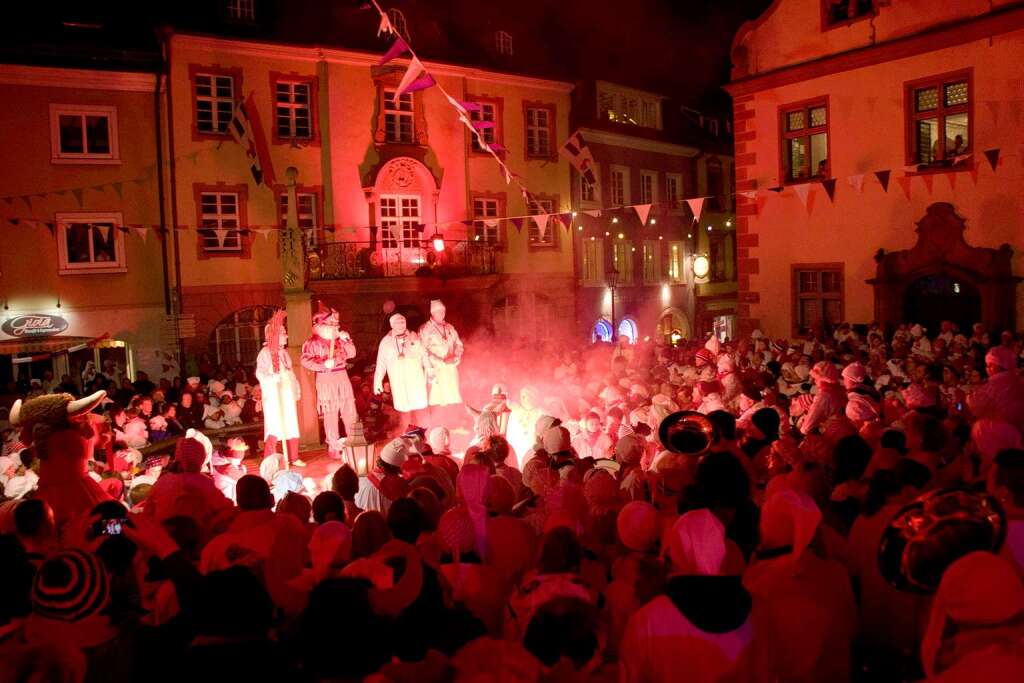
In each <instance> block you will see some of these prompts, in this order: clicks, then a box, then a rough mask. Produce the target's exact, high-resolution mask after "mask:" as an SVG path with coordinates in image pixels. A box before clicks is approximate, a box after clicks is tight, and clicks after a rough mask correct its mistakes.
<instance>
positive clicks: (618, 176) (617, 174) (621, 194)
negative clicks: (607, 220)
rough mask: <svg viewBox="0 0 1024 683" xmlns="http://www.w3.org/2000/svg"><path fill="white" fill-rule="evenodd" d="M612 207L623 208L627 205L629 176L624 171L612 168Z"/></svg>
mask: <svg viewBox="0 0 1024 683" xmlns="http://www.w3.org/2000/svg"><path fill="white" fill-rule="evenodd" d="M611 181H612V187H611V193H612V196H611V202H612V206H625V205H626V204H628V203H629V191H628V186H629V174H628V172H627V171H626V170H625V169H622V168H613V169H612V172H611Z"/></svg>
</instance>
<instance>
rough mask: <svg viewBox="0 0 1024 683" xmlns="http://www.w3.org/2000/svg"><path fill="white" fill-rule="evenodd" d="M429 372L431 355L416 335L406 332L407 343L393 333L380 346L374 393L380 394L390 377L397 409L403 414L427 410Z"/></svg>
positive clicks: (378, 348)
mask: <svg viewBox="0 0 1024 683" xmlns="http://www.w3.org/2000/svg"><path fill="white" fill-rule="evenodd" d="M399 345H402V353H399ZM428 371H429V364H428V361H427V352H426V349H424V348H423V344H422V343H421V342H420V339H419V337H418V336H417V335H416V333H415V332H406V333H405V341H404V343H403V342H400V341H399V340H398V339H396V338H395V336H394V334H392V333H391V332H389V333H388V334H386V335H385V336H384V338H383V339H381V340H380V345H379V346H378V347H377V368H376V371H375V372H374V375H373V390H374V393H380V391H381V390H382V388H383V386H384V375H385V374H387V376H388V382H390V383H391V398H392V400H393V402H394V406H395V410H397V411H398V412H400V413H408V412H410V411H413V410H423V409H424V408H426V407H427V374H428Z"/></svg>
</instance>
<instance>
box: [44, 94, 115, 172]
mask: <svg viewBox="0 0 1024 683" xmlns="http://www.w3.org/2000/svg"><path fill="white" fill-rule="evenodd" d="M50 157H51V160H52V161H54V162H55V163H115V164H116V163H120V159H119V155H118V148H117V107H99V106H79V105H74V104H54V105H50Z"/></svg>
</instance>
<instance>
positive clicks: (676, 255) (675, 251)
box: [668, 241, 686, 285]
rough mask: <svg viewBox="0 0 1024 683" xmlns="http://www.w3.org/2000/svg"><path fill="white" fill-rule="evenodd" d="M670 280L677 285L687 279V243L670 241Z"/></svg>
mask: <svg viewBox="0 0 1024 683" xmlns="http://www.w3.org/2000/svg"><path fill="white" fill-rule="evenodd" d="M668 280H669V282H670V283H672V284H674V285H677V284H680V283H683V282H685V281H686V243H685V242H682V241H673V242H669V243H668Z"/></svg>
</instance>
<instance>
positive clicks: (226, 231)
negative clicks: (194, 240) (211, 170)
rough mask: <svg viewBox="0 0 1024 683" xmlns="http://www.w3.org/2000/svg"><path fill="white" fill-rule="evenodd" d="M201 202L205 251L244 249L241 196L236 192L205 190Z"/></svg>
mask: <svg viewBox="0 0 1024 683" xmlns="http://www.w3.org/2000/svg"><path fill="white" fill-rule="evenodd" d="M199 202H200V206H199V209H200V221H201V224H200V235H201V236H202V246H203V251H206V252H214V253H233V252H241V251H242V234H241V230H240V227H241V226H240V224H239V221H240V218H239V215H240V214H239V197H238V193H236V192H203V193H200V195H199Z"/></svg>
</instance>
